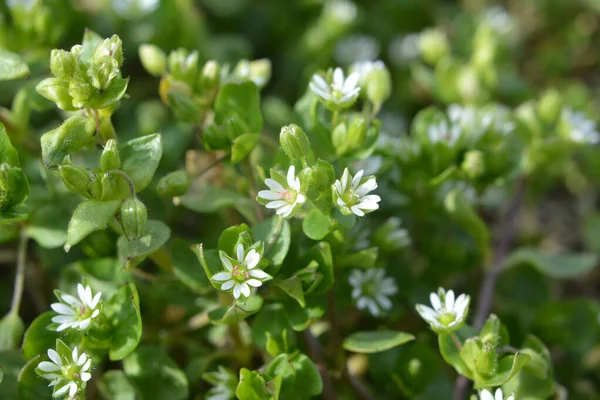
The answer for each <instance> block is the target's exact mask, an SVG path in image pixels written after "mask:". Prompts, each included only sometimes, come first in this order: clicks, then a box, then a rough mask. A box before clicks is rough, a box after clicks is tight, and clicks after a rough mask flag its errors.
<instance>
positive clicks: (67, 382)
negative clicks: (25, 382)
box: [35, 344, 92, 399]
mask: <svg viewBox="0 0 600 400" xmlns="http://www.w3.org/2000/svg"><path fill="white" fill-rule="evenodd" d="M63 346H64V347H65V348H67V349H68V347H67V346H66V345H64V344H63ZM68 350H70V349H68ZM48 357H49V358H50V361H42V362H41V363H39V364H38V366H37V368H36V370H35V371H36V372H37V374H38V375H40V376H41V377H42V378H44V379H48V380H50V381H51V382H50V384H49V385H48V386H50V387H53V388H54V391H53V392H52V397H62V396H65V395H68V396H69V397H68V398H69V399H73V398H74V396H75V395H76V394H77V393H79V392H80V391H81V390H83V389H85V386H86V382H87V381H89V380H90V379H91V377H92V375H91V374H90V372H89V371H90V368H91V366H92V359H91V358H89V357H88V355H87V354H85V353H81V354H79V351H78V350H77V347H75V348H74V349H73V352H72V353H71V354H70V357H68V355H64V354H63V355H62V356H61V355H60V354H59V353H58V352H57V351H56V350H54V349H49V350H48Z"/></svg>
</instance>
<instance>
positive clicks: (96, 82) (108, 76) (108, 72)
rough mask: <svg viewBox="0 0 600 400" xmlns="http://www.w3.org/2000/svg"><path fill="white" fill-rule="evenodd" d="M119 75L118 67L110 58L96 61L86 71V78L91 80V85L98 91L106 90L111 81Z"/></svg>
mask: <svg viewBox="0 0 600 400" xmlns="http://www.w3.org/2000/svg"><path fill="white" fill-rule="evenodd" d="M118 75H119V66H118V64H117V62H116V61H115V60H114V59H113V58H111V57H104V58H103V59H101V61H98V62H97V63H95V64H94V65H92V67H91V68H90V69H89V71H88V76H89V77H90V78H91V79H92V85H93V86H94V87H95V88H96V89H98V90H104V89H106V88H107V87H108V86H109V85H110V83H111V82H112V80H113V79H114V78H116V77H117V76H118Z"/></svg>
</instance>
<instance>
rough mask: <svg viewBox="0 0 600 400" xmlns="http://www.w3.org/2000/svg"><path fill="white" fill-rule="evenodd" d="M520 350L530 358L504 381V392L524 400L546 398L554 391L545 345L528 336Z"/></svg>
mask: <svg viewBox="0 0 600 400" xmlns="http://www.w3.org/2000/svg"><path fill="white" fill-rule="evenodd" d="M523 347H524V348H523V349H521V352H523V353H526V354H528V355H529V356H530V357H531V359H530V360H529V362H528V363H527V364H526V365H525V366H524V367H523V369H522V370H521V372H519V373H518V374H517V375H516V376H515V377H514V378H512V379H511V380H509V381H508V382H506V383H505V384H504V385H503V386H502V389H503V390H504V393H514V394H515V398H518V399H524V400H534V399H547V398H550V396H551V394H552V393H553V392H554V390H553V387H554V379H553V374H552V360H551V358H550V352H549V351H548V349H547V348H546V346H545V345H544V344H543V343H542V342H541V341H540V340H539V339H538V338H536V337H535V336H531V335H530V336H528V337H527V339H526V340H525V343H523Z"/></svg>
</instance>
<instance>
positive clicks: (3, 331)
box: [0, 312, 25, 351]
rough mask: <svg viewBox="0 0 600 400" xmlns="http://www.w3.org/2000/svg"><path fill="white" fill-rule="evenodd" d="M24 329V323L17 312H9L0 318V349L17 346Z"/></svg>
mask: <svg viewBox="0 0 600 400" xmlns="http://www.w3.org/2000/svg"><path fill="white" fill-rule="evenodd" d="M24 331H25V324H23V321H22V320H21V317H19V314H17V313H14V312H9V313H8V314H6V315H5V316H4V317H3V318H2V319H1V320H0V351H5V350H12V349H15V348H17V347H18V345H19V343H20V342H21V337H23V332H24Z"/></svg>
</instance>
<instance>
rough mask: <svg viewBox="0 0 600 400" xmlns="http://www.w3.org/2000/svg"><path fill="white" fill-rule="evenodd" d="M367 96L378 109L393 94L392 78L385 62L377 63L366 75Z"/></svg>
mask: <svg viewBox="0 0 600 400" xmlns="http://www.w3.org/2000/svg"><path fill="white" fill-rule="evenodd" d="M366 83H367V98H368V99H369V100H370V101H371V103H373V104H374V105H375V109H376V110H378V109H379V108H380V107H381V104H383V102H384V101H386V100H387V99H389V97H390V95H391V94H392V78H391V76H390V72H389V71H388V70H387V68H386V67H385V65H383V63H378V64H376V65H375V67H374V68H373V70H372V71H370V72H369V74H368V75H367V77H366Z"/></svg>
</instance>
